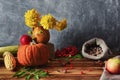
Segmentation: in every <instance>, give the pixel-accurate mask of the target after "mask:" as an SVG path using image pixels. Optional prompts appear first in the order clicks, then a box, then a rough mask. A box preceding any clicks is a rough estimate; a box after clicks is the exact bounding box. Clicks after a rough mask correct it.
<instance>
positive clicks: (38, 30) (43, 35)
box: [32, 26, 50, 43]
mask: <svg viewBox="0 0 120 80" xmlns="http://www.w3.org/2000/svg"><path fill="white" fill-rule="evenodd" d="M32 37H33V39H34V41H35V42H36V43H47V42H48V41H49V39H50V32H49V30H46V29H44V28H43V27H42V26H39V27H35V28H34V29H33V32H32Z"/></svg>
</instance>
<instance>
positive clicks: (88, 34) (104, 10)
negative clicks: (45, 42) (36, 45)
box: [0, 0, 120, 51]
mask: <svg viewBox="0 0 120 80" xmlns="http://www.w3.org/2000/svg"><path fill="white" fill-rule="evenodd" d="M32 8H36V9H37V10H38V11H39V12H41V13H42V14H47V13H51V14H52V15H53V16H55V17H56V18H57V19H58V20H60V19H62V18H64V17H65V18H67V20H68V26H67V28H66V29H65V30H63V31H61V32H57V31H55V30H50V34H51V38H50V42H52V43H54V45H55V48H56V49H57V48H59V49H60V48H62V47H66V46H68V45H75V46H77V47H78V48H79V49H81V47H82V45H83V43H84V42H85V41H87V40H89V39H91V38H94V37H99V38H102V39H103V40H105V42H106V43H107V45H108V46H109V47H110V48H111V49H112V50H113V51H120V39H119V38H120V34H119V32H120V0H0V46H6V45H13V44H19V38H20V36H21V35H22V34H25V33H27V30H28V29H29V28H28V27H26V25H25V23H24V17H23V16H24V13H25V12H26V11H27V10H28V9H32Z"/></svg>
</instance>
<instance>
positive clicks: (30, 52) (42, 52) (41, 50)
mask: <svg viewBox="0 0 120 80" xmlns="http://www.w3.org/2000/svg"><path fill="white" fill-rule="evenodd" d="M49 52H50V51H49V49H48V47H47V46H46V45H45V44H42V43H39V44H32V45H20V46H19V48H18V52H17V58H18V62H19V63H20V64H21V65H23V66H38V65H43V64H45V63H47V62H48V59H49V57H50V55H49Z"/></svg>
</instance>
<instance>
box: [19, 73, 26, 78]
mask: <svg viewBox="0 0 120 80" xmlns="http://www.w3.org/2000/svg"><path fill="white" fill-rule="evenodd" d="M25 75H26V72H22V73H21V74H20V75H18V76H17V77H18V78H21V77H24V76H25Z"/></svg>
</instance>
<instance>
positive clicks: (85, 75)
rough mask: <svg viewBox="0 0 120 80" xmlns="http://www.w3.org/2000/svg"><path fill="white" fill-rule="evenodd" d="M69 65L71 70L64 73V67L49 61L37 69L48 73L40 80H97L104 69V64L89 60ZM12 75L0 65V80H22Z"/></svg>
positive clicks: (22, 79)
mask: <svg viewBox="0 0 120 80" xmlns="http://www.w3.org/2000/svg"><path fill="white" fill-rule="evenodd" d="M71 64H72V65H73V66H72V68H71V69H68V70H67V73H64V69H65V66H64V65H62V64H61V63H60V62H59V61H58V60H55V59H54V60H50V61H49V63H48V64H46V65H45V66H39V67H37V68H40V69H45V70H48V72H49V73H50V76H48V77H46V78H42V79H40V80H99V78H100V76H101V74H102V72H103V67H104V62H102V61H93V60H89V59H81V60H73V61H72V62H71ZM68 67H69V66H68ZM14 73H15V71H8V70H7V69H6V68H5V67H4V63H0V80H24V77H23V78H20V79H18V78H13V77H12V76H13V74H14Z"/></svg>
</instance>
